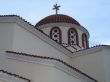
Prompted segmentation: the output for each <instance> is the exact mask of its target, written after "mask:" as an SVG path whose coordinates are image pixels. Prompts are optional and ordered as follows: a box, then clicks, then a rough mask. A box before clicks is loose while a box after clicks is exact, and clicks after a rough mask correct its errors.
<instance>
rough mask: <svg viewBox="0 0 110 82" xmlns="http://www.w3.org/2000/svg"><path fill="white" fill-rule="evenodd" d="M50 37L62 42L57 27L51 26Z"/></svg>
mask: <svg viewBox="0 0 110 82" xmlns="http://www.w3.org/2000/svg"><path fill="white" fill-rule="evenodd" d="M50 37H51V38H52V39H53V40H55V41H56V42H58V43H62V39H61V38H62V36H61V30H60V28H58V27H53V28H52V29H51V30H50Z"/></svg>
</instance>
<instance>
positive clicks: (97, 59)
mask: <svg viewBox="0 0 110 82" xmlns="http://www.w3.org/2000/svg"><path fill="white" fill-rule="evenodd" d="M73 66H74V67H76V68H78V69H80V70H81V71H83V72H84V73H86V74H88V75H90V76H91V77H93V78H95V79H96V80H98V81H99V82H106V81H105V75H104V73H105V72H104V60H103V52H102V51H98V52H94V53H91V54H86V55H82V56H78V57H75V58H73Z"/></svg>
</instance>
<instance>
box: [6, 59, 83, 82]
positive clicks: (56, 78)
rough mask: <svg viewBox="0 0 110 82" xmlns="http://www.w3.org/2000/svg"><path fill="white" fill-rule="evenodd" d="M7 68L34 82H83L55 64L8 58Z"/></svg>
mask: <svg viewBox="0 0 110 82" xmlns="http://www.w3.org/2000/svg"><path fill="white" fill-rule="evenodd" d="M5 70H7V71H10V72H12V73H16V74H18V75H21V76H23V77H26V78H28V79H30V80H31V81H32V82H82V81H81V80H79V79H77V78H75V77H73V76H70V75H69V74H67V73H65V72H63V71H61V70H58V69H56V68H54V67H53V66H47V65H43V64H38V63H29V62H22V61H16V60H11V59H6V68H5Z"/></svg>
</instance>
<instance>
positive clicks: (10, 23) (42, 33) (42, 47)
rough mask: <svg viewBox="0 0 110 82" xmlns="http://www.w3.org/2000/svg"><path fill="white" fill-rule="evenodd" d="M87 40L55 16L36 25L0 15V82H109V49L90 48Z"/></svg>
mask: <svg viewBox="0 0 110 82" xmlns="http://www.w3.org/2000/svg"><path fill="white" fill-rule="evenodd" d="M57 7H58V6H57ZM89 37H90V35H89V32H88V31H87V29H86V28H85V27H83V26H82V25H81V24H80V23H79V22H78V21H76V20H75V19H74V18H72V17H70V16H68V15H64V14H57V12H56V14H53V15H50V16H47V17H45V18H43V19H41V20H40V21H39V22H37V23H36V25H32V24H30V23H29V22H27V21H26V20H25V19H23V18H21V17H20V16H17V15H1V16H0V82H110V46H109V45H99V46H94V47H91V48H90V47H89Z"/></svg>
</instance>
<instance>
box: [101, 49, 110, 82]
mask: <svg viewBox="0 0 110 82" xmlns="http://www.w3.org/2000/svg"><path fill="white" fill-rule="evenodd" d="M103 60H104V71H105V80H106V82H110V49H104V50H103Z"/></svg>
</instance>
